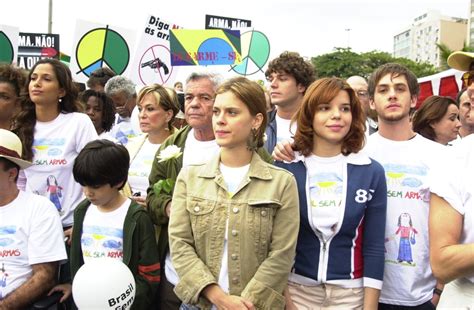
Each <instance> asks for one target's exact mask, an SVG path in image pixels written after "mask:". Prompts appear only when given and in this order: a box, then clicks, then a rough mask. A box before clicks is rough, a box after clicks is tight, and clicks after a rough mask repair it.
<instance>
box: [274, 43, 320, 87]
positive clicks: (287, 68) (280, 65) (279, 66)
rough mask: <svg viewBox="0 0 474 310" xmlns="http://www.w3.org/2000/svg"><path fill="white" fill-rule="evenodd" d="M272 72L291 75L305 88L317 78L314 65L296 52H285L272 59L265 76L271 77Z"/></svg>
mask: <svg viewBox="0 0 474 310" xmlns="http://www.w3.org/2000/svg"><path fill="white" fill-rule="evenodd" d="M272 73H285V74H288V75H291V76H292V77H294V78H295V80H296V83H298V84H301V85H303V86H304V87H305V89H307V88H308V87H309V85H311V83H313V82H314V80H316V72H315V69H314V66H313V65H312V64H311V63H310V62H309V61H306V60H304V58H303V57H301V56H300V54H298V53H296V52H288V51H286V52H283V53H281V54H280V56H278V57H277V58H275V59H273V60H272V61H270V63H269V64H268V68H267V71H265V77H266V78H269V77H270V75H271V74H272Z"/></svg>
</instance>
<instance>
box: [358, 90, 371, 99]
mask: <svg viewBox="0 0 474 310" xmlns="http://www.w3.org/2000/svg"><path fill="white" fill-rule="evenodd" d="M356 94H357V97H361V98H367V97H369V92H368V91H366V90H358V91H356Z"/></svg>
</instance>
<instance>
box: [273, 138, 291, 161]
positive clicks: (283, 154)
mask: <svg viewBox="0 0 474 310" xmlns="http://www.w3.org/2000/svg"><path fill="white" fill-rule="evenodd" d="M272 157H273V159H275V160H276V161H288V162H290V161H292V160H293V159H295V152H294V151H293V148H292V147H291V143H290V141H288V140H287V141H281V142H278V143H277V145H275V148H274V149H273V153H272Z"/></svg>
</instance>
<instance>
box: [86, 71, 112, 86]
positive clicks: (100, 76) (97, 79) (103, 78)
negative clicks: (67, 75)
mask: <svg viewBox="0 0 474 310" xmlns="http://www.w3.org/2000/svg"><path fill="white" fill-rule="evenodd" d="M116 75H117V74H116V73H115V72H114V71H112V69H109V68H107V67H102V68H98V69H95V70H94V71H92V73H91V75H90V76H89V79H88V80H87V82H86V84H87V87H89V88H94V87H96V86H97V85H99V86H102V89H103V88H104V87H105V84H106V83H107V81H108V80H110V79H111V78H113V77H114V76H116Z"/></svg>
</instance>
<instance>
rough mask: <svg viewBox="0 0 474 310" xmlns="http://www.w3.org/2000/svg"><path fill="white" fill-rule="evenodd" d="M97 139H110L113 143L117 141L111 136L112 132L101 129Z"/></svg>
mask: <svg viewBox="0 0 474 310" xmlns="http://www.w3.org/2000/svg"><path fill="white" fill-rule="evenodd" d="M98 139H105V140H109V141H112V142H114V143H118V141H117V140H115V138H114V137H113V136H112V134H111V133H110V131H103V132H102V133H101V134H100V135H99V137H98Z"/></svg>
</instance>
